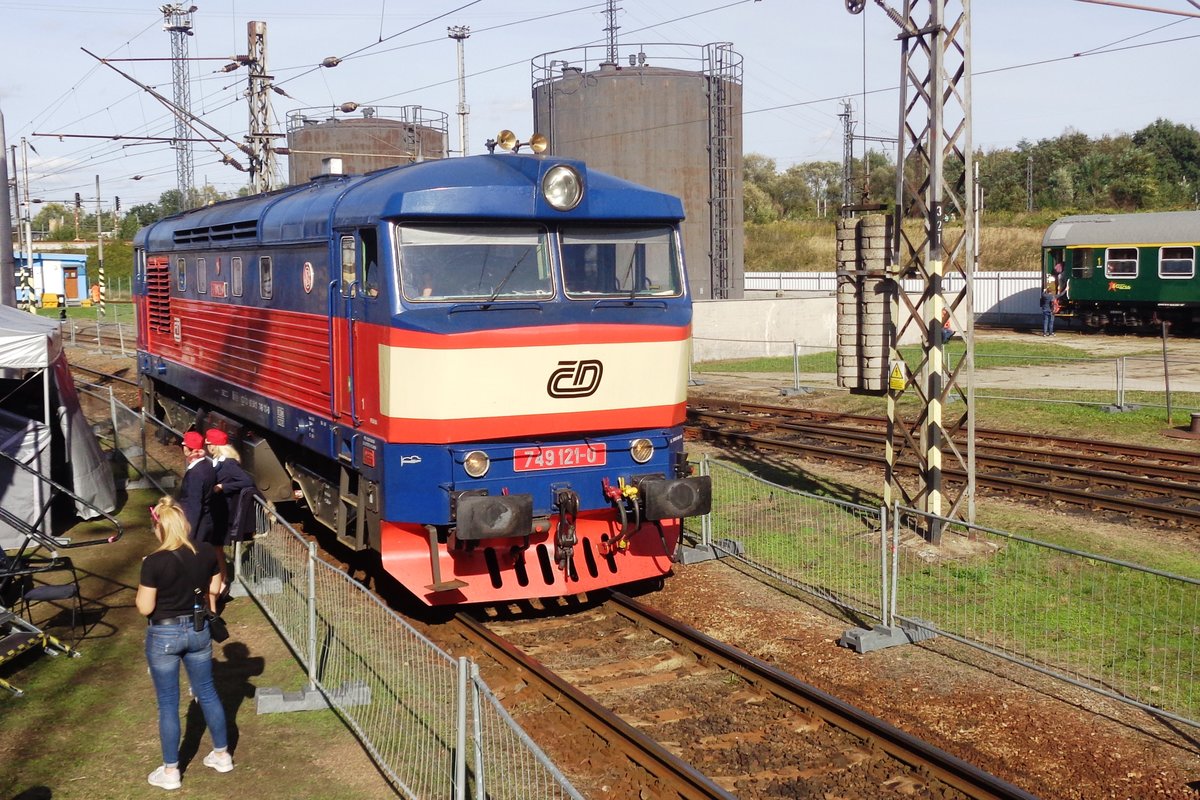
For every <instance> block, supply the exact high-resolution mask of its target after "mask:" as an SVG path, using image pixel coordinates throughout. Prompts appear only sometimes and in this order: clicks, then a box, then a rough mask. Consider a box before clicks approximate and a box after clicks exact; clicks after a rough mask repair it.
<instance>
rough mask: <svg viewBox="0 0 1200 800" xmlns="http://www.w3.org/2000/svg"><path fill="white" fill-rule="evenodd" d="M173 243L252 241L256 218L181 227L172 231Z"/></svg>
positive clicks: (256, 223)
mask: <svg viewBox="0 0 1200 800" xmlns="http://www.w3.org/2000/svg"><path fill="white" fill-rule="evenodd" d="M174 238H175V244H200V245H215V244H224V243H228V242H254V241H257V240H258V220H256V219H248V220H242V221H239V222H226V223H223V224H220V225H205V226H203V227H200V228H183V229H181V230H177V231H175V233H174Z"/></svg>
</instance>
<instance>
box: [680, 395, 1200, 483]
mask: <svg viewBox="0 0 1200 800" xmlns="http://www.w3.org/2000/svg"><path fill="white" fill-rule="evenodd" d="M689 416H691V417H692V418H693V419H696V420H699V421H704V420H720V421H723V422H729V423H733V424H735V425H745V426H746V427H749V428H752V429H755V430H763V429H766V430H773V431H782V432H785V433H795V434H801V435H806V436H813V437H817V438H820V439H835V440H838V441H842V442H845V443H847V444H851V445H858V446H862V447H866V448H869V449H872V450H876V449H878V447H879V446H880V444H881V442H882V433H877V432H875V431H873V430H863V429H861V428H847V427H843V426H840V425H815V424H813V425H808V424H798V423H794V422H780V421H776V420H771V419H769V418H765V417H741V416H738V415H737V414H734V413H728V412H712V411H690V412H689ZM959 444H960V446H961V443H959ZM995 453H1008V454H1012V455H994V454H995ZM1027 456H1035V458H1028V457H1027ZM1036 456H1044V457H1045V460H1038V459H1037V458H1036ZM976 463H977V465H979V466H983V467H987V468H990V469H995V470H1011V471H1014V472H1024V473H1031V474H1035V475H1044V476H1046V477H1048V478H1066V479H1073V480H1079V481H1082V482H1084V483H1086V484H1089V485H1092V486H1104V487H1108V488H1112V489H1117V490H1119V491H1126V490H1128V489H1129V488H1130V487H1131V486H1132V487H1136V488H1137V489H1138V490H1140V491H1142V492H1144V493H1147V494H1151V495H1155V496H1159V497H1171V498H1173V499H1179V498H1186V499H1190V500H1195V501H1197V502H1198V503H1200V485H1197V480H1200V471H1197V470H1184V469H1180V468H1174V467H1162V466H1155V465H1146V464H1137V463H1133V462H1129V461H1118V460H1115V459H1104V458H1087V457H1083V456H1077V457H1072V456H1071V455H1070V454H1057V453H1049V452H1046V451H1042V450H1037V451H1030V450H1027V449H1025V448H1022V447H1016V446H1005V445H986V446H984V447H982V448H980V449H978V450H977V451H976ZM1164 480H1165V481H1166V482H1164Z"/></svg>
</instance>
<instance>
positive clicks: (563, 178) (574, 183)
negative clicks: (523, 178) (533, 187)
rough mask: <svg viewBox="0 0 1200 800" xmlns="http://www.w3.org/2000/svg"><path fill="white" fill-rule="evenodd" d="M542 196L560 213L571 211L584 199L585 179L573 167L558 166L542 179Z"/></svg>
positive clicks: (547, 172)
mask: <svg viewBox="0 0 1200 800" xmlns="http://www.w3.org/2000/svg"><path fill="white" fill-rule="evenodd" d="M542 195H543V196H544V197H545V198H546V202H547V203H549V204H550V205H551V206H553V207H554V208H556V209H557V210H559V211H570V210H571V209H572V208H574V207H575V206H577V205H579V201H580V200H582V199H583V178H582V177H580V175H579V173H578V172H576V171H575V169H574V168H573V167H568V166H567V165H566V164H557V165H555V166H553V167H551V168H550V169H548V170H546V174H545V175H544V176H543V177H542Z"/></svg>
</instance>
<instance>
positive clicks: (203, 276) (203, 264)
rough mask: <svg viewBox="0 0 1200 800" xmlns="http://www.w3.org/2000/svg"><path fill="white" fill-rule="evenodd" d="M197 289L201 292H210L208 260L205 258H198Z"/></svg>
mask: <svg viewBox="0 0 1200 800" xmlns="http://www.w3.org/2000/svg"><path fill="white" fill-rule="evenodd" d="M196 291H197V292H199V293H200V294H205V293H207V292H208V262H207V261H206V260H205V259H203V258H197V259H196Z"/></svg>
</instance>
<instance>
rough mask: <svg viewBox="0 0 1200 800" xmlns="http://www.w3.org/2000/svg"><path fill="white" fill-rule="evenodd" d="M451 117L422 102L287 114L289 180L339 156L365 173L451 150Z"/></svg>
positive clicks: (346, 168) (346, 166) (348, 169)
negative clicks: (449, 140) (429, 107)
mask: <svg viewBox="0 0 1200 800" xmlns="http://www.w3.org/2000/svg"><path fill="white" fill-rule="evenodd" d="M447 120H448V116H447V115H446V113H445V112H444V111H434V110H432V109H428V108H423V107H422V106H394V107H393V106H362V107H360V106H357V105H355V104H353V103H348V104H346V105H343V106H341V107H339V108H300V109H296V110H295V111H291V112H289V113H288V115H287V140H288V183H291V184H295V183H305V182H307V181H309V180H311V179H312V178H313V177H314V176H317V175H320V174H322V173H323V172H324V171H325V167H324V166H323V162H324V161H325V160H326V159H330V158H339V159H341V163H342V172H343V173H344V174H347V175H362V174H364V173H367V172H374V171H375V170H377V169H383V168H384V167H394V166H397V165H399V164H411V163H413V162H414V161H424V160H426V159H432V158H445V157H446V154H447V129H448V123H447Z"/></svg>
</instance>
